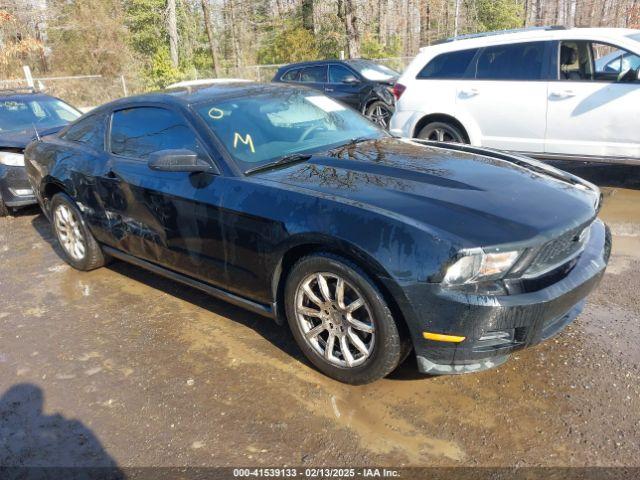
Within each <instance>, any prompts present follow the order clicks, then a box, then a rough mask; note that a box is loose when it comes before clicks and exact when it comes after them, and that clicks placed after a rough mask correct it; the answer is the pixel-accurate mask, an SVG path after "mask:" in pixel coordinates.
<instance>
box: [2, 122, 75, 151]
mask: <svg viewBox="0 0 640 480" xmlns="http://www.w3.org/2000/svg"><path fill="white" fill-rule="evenodd" d="M64 127H65V125H60V126H58V127H50V128H46V129H42V130H40V129H38V135H40V136H41V137H42V136H44V135H51V134H53V133H56V132H59V131H60V130H62V129H63V128H64ZM35 138H36V132H35V130H34V129H33V128H29V129H27V130H21V131H19V132H5V133H2V132H0V148H3V147H4V148H19V149H24V148H25V147H26V146H27V145H28V144H29V143H30V142H31V141H32V140H35Z"/></svg>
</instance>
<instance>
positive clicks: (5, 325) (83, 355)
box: [0, 187, 640, 467]
mask: <svg viewBox="0 0 640 480" xmlns="http://www.w3.org/2000/svg"><path fill="white" fill-rule="evenodd" d="M604 190H605V195H606V197H605V207H604V209H603V212H602V217H603V218H604V219H605V221H607V222H608V223H609V224H610V226H611V227H612V230H613V233H614V252H613V256H612V260H611V264H610V267H609V269H608V271H607V274H606V276H605V278H604V280H603V282H602V284H601V285H600V287H599V288H598V290H597V291H596V292H595V293H594V294H593V295H592V296H591V297H590V299H589V302H588V306H587V308H586V310H585V312H584V313H583V314H582V315H581V316H580V317H579V318H578V319H577V320H576V321H575V322H574V323H573V324H572V325H570V326H569V328H567V329H566V330H565V331H564V332H563V333H562V334H560V335H559V336H558V337H556V338H554V339H552V340H550V341H548V342H547V343H545V344H542V345H539V346H537V347H535V348H532V349H529V350H525V351H522V352H520V353H518V354H517V355H514V356H513V357H512V358H511V360H510V361H509V362H507V363H506V364H504V365H503V366H501V367H499V368H497V369H495V370H490V371H487V372H483V373H479V374H473V375H465V376H451V377H423V376H420V375H419V374H417V372H416V368H415V362H414V361H413V359H409V360H408V361H407V362H406V363H405V364H404V365H402V366H401V367H400V368H399V370H398V371H397V372H395V373H394V374H393V375H392V376H391V377H390V378H387V379H384V380H382V381H379V382H377V383H375V384H373V385H368V386H363V387H352V386H346V385H342V384H340V383H337V382H334V381H332V380H330V379H328V378H326V377H324V376H323V375H321V374H319V373H318V372H316V371H315V370H314V369H313V368H311V367H310V366H309V364H308V363H307V362H306V361H305V360H304V359H303V357H302V356H301V354H300V353H299V351H298V350H297V348H296V346H295V344H294V343H293V340H292V338H291V336H290V334H289V333H288V332H287V331H286V330H284V329H282V328H280V327H277V326H276V325H275V324H274V323H272V322H271V321H269V320H266V319H264V318H261V317H259V316H256V315H253V314H250V313H247V312H245V311H243V310H240V309H238V308H235V307H233V306H230V305H227V304H224V303H222V302H219V301H217V300H214V299H212V298H210V297H207V296H206V295H204V294H202V293H200V292H197V291H195V290H192V289H189V288H187V287H184V286H181V285H178V284H176V283H173V282H171V281H168V280H165V279H162V278H159V277H157V276H154V275H153V274H150V273H147V272H145V271H143V270H140V269H138V268H136V267H133V266H130V265H127V264H124V263H114V264H112V265H111V266H109V267H108V268H103V269H100V270H96V271H93V272H90V273H80V272H77V271H74V270H72V269H71V268H69V267H68V266H67V265H66V264H65V263H64V261H63V260H61V257H60V251H59V250H58V247H57V246H55V243H54V239H53V237H52V235H51V231H50V228H49V225H48V223H47V221H46V220H45V219H44V217H43V216H41V215H39V214H38V212H37V211H36V210H29V211H27V212H23V213H21V214H19V215H18V216H16V217H10V218H6V219H0V372H1V374H0V465H8V464H27V465H46V466H49V465H115V464H117V465H119V466H121V467H133V466H149V465H154V466H238V465H243V466H249V465H251V466H267V465H279V466H283V465H295V466H308V465H331V466H340V465H343V466H359V465H361V466H365V465H388V466H401V465H411V466H426V465H429V466H519V467H523V466H584V465H593V466H596V465H597V466H640V460H639V456H638V454H639V453H640V449H639V441H638V440H639V439H640V395H639V394H640V383H639V381H638V380H639V377H640V368H639V363H640V348H639V347H638V345H639V344H640V294H639V292H640V274H638V271H640V207H639V206H640V190H634V189H624V188H618V187H613V188H609V187H608V188H605V189H604Z"/></svg>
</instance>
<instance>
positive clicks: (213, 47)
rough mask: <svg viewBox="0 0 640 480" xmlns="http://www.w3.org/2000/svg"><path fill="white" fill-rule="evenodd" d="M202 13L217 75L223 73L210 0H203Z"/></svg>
mask: <svg viewBox="0 0 640 480" xmlns="http://www.w3.org/2000/svg"><path fill="white" fill-rule="evenodd" d="M201 3H202V14H203V16H204V27H205V29H206V30H207V38H208V39H209V49H210V50H211V61H212V62H213V70H214V72H215V74H216V77H220V76H221V75H222V70H221V68H220V58H219V57H218V45H217V42H216V38H215V35H214V32H213V25H212V23H211V22H212V18H211V12H210V11H209V0H201Z"/></svg>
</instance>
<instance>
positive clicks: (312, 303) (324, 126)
mask: <svg viewBox="0 0 640 480" xmlns="http://www.w3.org/2000/svg"><path fill="white" fill-rule="evenodd" d="M80 131H81V132H83V135H78V132H80ZM26 159H27V170H28V174H29V179H30V181H31V184H32V185H33V188H34V191H35V192H36V195H37V197H38V201H39V202H40V204H41V206H42V208H43V210H44V212H45V213H46V215H47V216H48V217H49V219H50V220H51V222H52V224H53V229H54V231H55V234H56V236H57V238H58V240H59V242H60V245H61V246H62V249H63V250H64V252H65V255H66V257H67V260H68V262H69V263H70V264H71V265H72V266H74V267H75V268H78V269H80V270H91V269H94V268H97V267H100V266H102V265H104V264H105V262H106V261H107V260H108V259H109V258H117V259H122V260H125V261H128V262H131V263H134V264H136V265H139V266H141V267H144V268H147V269H149V270H151V271H152V272H155V273H158V274H160V275H164V276H167V277H170V278H172V279H175V280H178V281H181V282H183V283H185V284H187V285H191V286H193V287H195V288H199V289H201V290H204V291H205V292H208V293H210V294H212V295H215V296H217V297H220V298H222V299H225V300H227V301H229V302H232V303H234V304H236V305H241V306H243V307H245V308H248V309H249V310H252V311H254V312H257V313H259V314H262V315H264V316H266V317H271V318H274V319H275V320H276V321H278V322H279V323H284V322H287V321H288V324H289V326H290V328H291V331H292V332H293V335H294V337H295V339H296V341H297V342H298V344H299V346H300V348H301V349H302V351H303V352H304V354H305V355H306V356H307V357H308V358H309V360H310V361H311V362H312V363H313V364H314V365H316V366H317V368H319V369H320V370H321V371H323V372H324V373H326V374H327V375H330V376H331V377H333V378H336V379H338V380H341V381H344V382H349V383H366V382H371V381H373V380H376V379H378V378H380V377H383V376H385V375H387V374H388V373H390V372H391V371H393V370H394V369H395V368H396V366H397V365H398V364H399V363H400V362H401V361H402V360H403V359H404V358H405V357H406V356H407V355H409V354H410V353H411V351H414V352H415V355H416V357H417V363H418V368H419V370H420V371H422V372H425V373H432V374H442V373H464V372H473V371H479V370H482V369H485V368H489V367H492V366H495V365H498V364H500V363H501V362H503V361H504V360H506V358H507V357H508V356H509V354H510V353H511V352H512V351H514V350H516V349H519V348H522V347H525V346H529V345H533V344H535V343H538V342H540V341H541V340H544V339H546V338H549V337H550V336H552V335H554V334H555V333H557V332H559V331H560V330H561V329H562V328H564V327H565V326H566V325H567V324H568V323H569V322H571V321H572V320H573V319H574V318H575V317H576V315H578V313H579V312H580V310H581V309H582V307H583V305H584V302H585V297H586V296H587V295H588V294H589V292H590V291H591V290H592V289H593V288H594V287H595V286H596V285H597V283H598V281H599V280H600V278H601V276H602V274H603V272H604V270H605V267H606V264H607V261H608V258H609V252H610V234H609V232H608V230H607V228H606V227H605V225H604V224H603V223H602V222H601V221H600V220H598V219H597V218H596V216H597V212H598V208H599V203H600V192H599V191H598V189H597V188H596V187H595V186H593V185H591V184H589V183H587V182H585V181H583V180H581V179H579V178H577V177H574V176H572V175H569V174H566V173H562V172H560V171H558V170H555V169H552V168H549V167H547V166H545V165H543V164H541V163H537V162H535V161H530V160H527V159H524V158H521V157H515V156H510V155H506V154H501V153H497V152H493V151H488V150H477V149H473V148H471V147H466V146H449V145H446V144H437V143H428V144H427V143H420V142H416V141H410V140H399V139H395V138H392V137H390V136H389V135H388V134H387V133H385V132H384V131H383V130H381V129H379V128H378V127H377V126H375V125H374V124H372V123H370V122H368V121H367V120H365V119H364V118H363V117H362V116H360V115H359V114H358V113H357V112H354V111H353V110H351V109H348V108H345V107H344V106H342V105H341V104H340V103H338V102H336V101H334V100H333V99H331V98H328V97H326V96H324V95H321V94H319V93H318V92H315V91H313V90H307V89H304V88H299V87H292V86H286V85H276V84H271V85H259V84H247V83H242V84H229V85H224V86H213V87H206V88H199V89H197V88H196V89H178V90H175V91H173V92H170V93H158V94H150V95H145V96H139V97H134V98H127V99H123V100H119V101H116V102H113V103H110V104H107V105H105V106H103V107H100V108H98V109H96V110H95V111H93V112H92V113H91V114H90V115H87V116H85V117H83V118H82V119H80V120H79V121H77V122H76V123H74V124H72V125H71V126H70V127H68V128H67V129H65V130H64V131H62V132H61V133H60V134H58V135H54V136H50V137H47V138H44V139H43V140H42V141H39V142H34V143H32V144H31V145H30V146H29V147H28V148H27V151H26ZM183 320H184V319H183ZM183 320H180V321H183ZM176 321H178V319H176ZM186 321H188V320H186Z"/></svg>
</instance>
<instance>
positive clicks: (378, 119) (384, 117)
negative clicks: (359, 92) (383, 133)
mask: <svg viewBox="0 0 640 480" xmlns="http://www.w3.org/2000/svg"><path fill="white" fill-rule="evenodd" d="M365 116H366V117H367V118H368V119H369V120H371V121H372V122H373V123H377V124H378V125H380V126H381V127H382V128H387V127H388V126H389V121H390V120H391V117H392V116H393V109H392V108H391V107H390V106H389V105H387V104H386V103H384V102H382V101H380V100H378V101H375V102H373V103H372V104H371V105H369V106H368V107H367V110H366V111H365Z"/></svg>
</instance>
